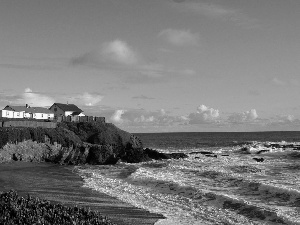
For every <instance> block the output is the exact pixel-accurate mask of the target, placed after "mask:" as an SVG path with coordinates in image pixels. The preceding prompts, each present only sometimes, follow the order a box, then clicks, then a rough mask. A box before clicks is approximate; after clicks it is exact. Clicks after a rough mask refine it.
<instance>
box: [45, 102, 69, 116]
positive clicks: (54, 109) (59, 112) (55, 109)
mask: <svg viewBox="0 0 300 225" xmlns="http://www.w3.org/2000/svg"><path fill="white" fill-rule="evenodd" d="M49 110H51V111H52V112H53V113H54V117H55V118H57V117H59V116H65V112H64V111H63V110H62V109H60V108H59V107H57V106H56V104H54V105H52V106H51V107H50V108H49Z"/></svg>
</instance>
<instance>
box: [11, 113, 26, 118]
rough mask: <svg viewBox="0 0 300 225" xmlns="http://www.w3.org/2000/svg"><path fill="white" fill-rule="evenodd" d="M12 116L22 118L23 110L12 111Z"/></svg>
mask: <svg viewBox="0 0 300 225" xmlns="http://www.w3.org/2000/svg"><path fill="white" fill-rule="evenodd" d="M13 115H14V117H13V118H19V119H21V118H24V112H13Z"/></svg>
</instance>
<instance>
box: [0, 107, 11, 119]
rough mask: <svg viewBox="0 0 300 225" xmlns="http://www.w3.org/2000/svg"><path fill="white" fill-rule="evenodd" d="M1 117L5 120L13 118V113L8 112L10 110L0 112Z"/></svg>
mask: <svg viewBox="0 0 300 225" xmlns="http://www.w3.org/2000/svg"><path fill="white" fill-rule="evenodd" d="M0 116H1V117H6V118H14V111H10V110H5V109H3V110H1V114H0Z"/></svg>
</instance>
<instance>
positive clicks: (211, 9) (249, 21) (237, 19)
mask: <svg viewBox="0 0 300 225" xmlns="http://www.w3.org/2000/svg"><path fill="white" fill-rule="evenodd" d="M173 6H174V7H175V8H177V10H179V11H181V12H185V13H193V14H194V15H200V16H201V15H202V16H205V17H207V18H210V19H219V20H223V21H230V22H232V23H234V24H236V25H239V26H243V27H247V28H254V27H259V24H258V20H257V19H255V18H250V17H248V16H247V15H246V14H244V13H242V12H241V11H240V10H238V9H233V8H229V7H224V6H222V5H220V4H214V3H212V2H209V3H208V2H199V1H176V2H175V3H173Z"/></svg>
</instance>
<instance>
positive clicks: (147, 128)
mask: <svg viewBox="0 0 300 225" xmlns="http://www.w3.org/2000/svg"><path fill="white" fill-rule="evenodd" d="M299 12H300V1H299V0H251V1H249V0H151V1H149V0H109V1H108V0H84V1H83V0H51V1H46V0H45V1H43V0H22V1H20V0H1V1H0V78H1V82H0V108H1V109H2V108H4V107H5V106H6V105H25V104H29V105H31V106H41V107H49V106H51V105H52V104H53V103H54V102H59V103H72V104H76V105H77V106H78V107H80V108H81V109H82V110H83V111H84V113H85V114H86V115H93V116H105V117H106V121H107V122H111V123H114V124H115V125H117V126H118V127H120V128H121V129H124V130H127V131H129V132H136V133H139V132H219V131H221V132H223V131H225V132H227V131H229V132H235V131H273V130H274V131H286V130H290V131H300V98H299V96H300V14H299Z"/></svg>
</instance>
